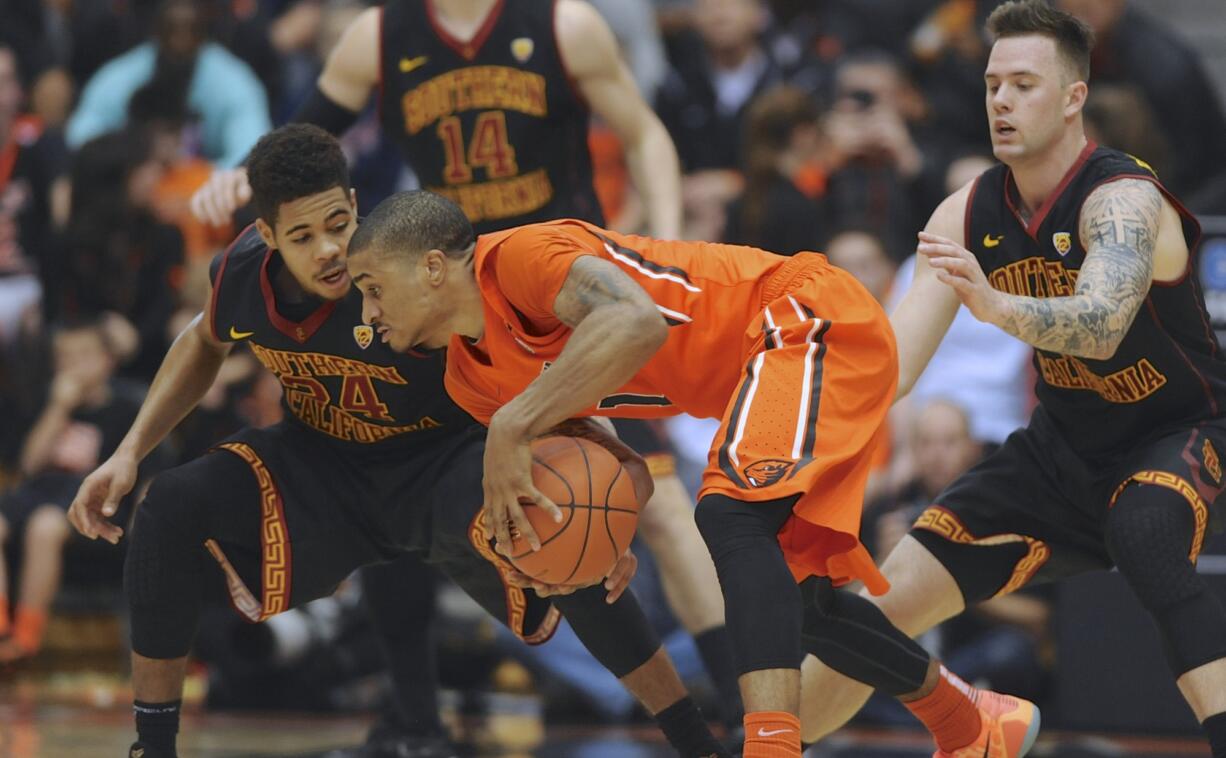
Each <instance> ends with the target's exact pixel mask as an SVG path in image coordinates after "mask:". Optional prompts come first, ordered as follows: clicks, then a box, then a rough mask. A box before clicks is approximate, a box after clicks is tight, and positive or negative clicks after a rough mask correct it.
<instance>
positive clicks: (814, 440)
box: [700, 253, 898, 594]
mask: <svg viewBox="0 0 1226 758" xmlns="http://www.w3.org/2000/svg"><path fill="white" fill-rule="evenodd" d="M762 300H763V302H762V310H761V311H760V312H759V313H758V314H757V315H756V316H755V317H754V318H753V320H752V321H751V322H750V323H749V324H748V325H747V327H746V331H745V338H744V343H743V346H742V355H741V356H740V359H741V361H742V365H743V366H744V370H743V371H744V373H743V378H742V381H741V383H740V386H739V387H738V388H737V391H736V393H735V394H733V396H732V397H731V398H729V401H728V405H727V407H726V408H725V410H724V415H723V419H722V423H721V425H720V429H719V432H718V433H717V434H716V435H715V439H714V441H713V442H712V444H711V452H710V454H709V456H708V465H707V468H706V471H705V472H704V473H703V480H702V489H701V492H700V497H701V496H702V495H706V494H711V493H720V494H723V495H726V496H727V497H730V498H733V499H736V500H741V501H747V502H760V501H764V500H775V499H779V498H784V497H788V496H791V495H796V494H799V495H800V499H799V500H798V501H797V503H796V505H795V506H794V507H793V510H792V517H791V518H790V519H789V520H788V521H787V522H786V523H785V524H784V526H783V528H782V529H781V530H780V532H779V545H780V547H781V548H782V549H783V553H784V556H785V557H786V558H787V562H788V565H789V567H790V568H791V570H792V574H793V576H795V578H796V580H797V581H798V582H799V581H801V580H803V579H805V578H806V577H809V576H813V575H817V576H828V577H830V578H831V579H833V580H834V581H835V584H836V585H839V584H845V583H847V582H849V581H851V580H853V579H859V580H862V581H863V582H864V583H865V585H866V586H867V587H868V588H869V590H870V591H871V592H873V593H874V594H882V593H884V592H885V591H886V590H887V589H889V585H888V584H887V583H886V581H885V578H884V577H882V575H881V574H880V572H879V571H878V570H877V567H876V565H875V564H874V563H873V560H872V557H871V556H870V555H869V553H868V551H867V550H866V549H865V548H864V546H863V545H862V544H861V542H860V537H859V535H860V513H861V510H862V507H863V499H864V488H865V484H866V482H867V479H868V474H869V471H870V470H871V468H872V465H873V461H872V459H873V454H874V452H875V451H876V450H877V448H878V447H879V446H880V445H884V444H888V441H887V439H886V437H887V435H886V431H885V419H886V413H887V411H888V410H889V408H890V405H891V404H892V403H893V400H894V391H895V388H896V386H897V383H898V352H897V347H896V345H895V342H894V334H893V331H892V330H891V329H890V323H889V319H888V318H887V317H886V315H885V312H884V311H883V310H882V309H881V306H880V305H879V304H878V303H877V301H876V300H875V299H874V298H873V297H872V295H870V294H869V293H868V291H867V290H865V289H864V287H863V286H861V285H860V283H859V282H857V281H856V280H855V278H853V277H852V276H851V275H850V274H848V273H847V272H845V271H842V270H841V269H838V268H835V267H834V266H831V265H830V264H829V263H827V262H826V259H825V257H824V256H820V255H815V254H811V253H802V254H800V255H798V256H796V257H795V258H793V259H792V260H790V261H788V263H786V264H784V265H783V266H782V267H780V269H779V270H778V271H777V272H776V273H775V274H773V275H772V279H771V281H770V282H768V283H767V285H766V287H765V289H764V293H763V297H762Z"/></svg>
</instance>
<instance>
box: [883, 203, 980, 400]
mask: <svg viewBox="0 0 1226 758" xmlns="http://www.w3.org/2000/svg"><path fill="white" fill-rule="evenodd" d="M970 188H971V185H970V184H967V185H966V186H965V187H963V188H962V189H960V190H958V191H957V192H955V193H954V194H952V195H950V196H949V197H947V198H945V200H944V201H942V202H941V204H940V205H939V206H937V209H936V210H935V211H933V213H932V217H931V218H930V219H928V224H927V226H925V227H924V231H927V232H931V233H932V234H939V235H941V236H942V237H948V238H949V239H951V240H955V241H958V242H960V244H965V241H963V239H962V238H963V237H964V236H965V233H964V231H963V219H964V217H965V213H966V203H967V200H968V198H969V197H970ZM960 305H961V301H960V300H959V299H958V295H957V293H956V292H954V291H953V290H952V289H950V288H949V287H948V286H946V285H945V284H943V283H942V282H941V281H940V280H938V279H937V277H936V272H935V270H934V269H933V268H932V266H930V265H928V261H927V259H926V258H925V257H924V256H922V255H917V256H915V276H914V278H913V279H912V280H911V288H910V289H908V290H907V294H906V295H904V296H903V299H902V301H901V302H899V304H898V306H897V307H896V308H895V309H894V312H893V313H891V314H890V326H892V327H893V328H894V335H895V339H896V341H897V343H898V389H897V390H896V392H895V395H894V398H895V400H898V399H900V398H903V397H906V395H907V393H909V392H910V391H911V388H912V387H914V386H915V382H916V381H917V380H918V379H919V378H920V375H921V374H923V373H924V369H925V368H926V367H927V366H928V362H929V361H931V360H932V356H933V354H935V353H936V351H937V348H938V347H939V346H940V344H941V340H942V339H944V338H945V333H946V332H948V331H949V325H950V324H952V323H953V321H954V316H956V315H957V314H958V307H959V306H960Z"/></svg>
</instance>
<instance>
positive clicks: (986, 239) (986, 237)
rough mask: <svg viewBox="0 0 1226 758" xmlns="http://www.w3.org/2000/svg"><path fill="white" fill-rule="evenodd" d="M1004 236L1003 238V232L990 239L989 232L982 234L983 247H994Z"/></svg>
mask: <svg viewBox="0 0 1226 758" xmlns="http://www.w3.org/2000/svg"><path fill="white" fill-rule="evenodd" d="M1004 238H1005V235H1003V234H1002V235H1000V236H999V237H997V238H996V239H992V235H990V234H985V235H983V246H984V247H996V246H997V245H999V244H1000V241H1001V240H1003V239H1004Z"/></svg>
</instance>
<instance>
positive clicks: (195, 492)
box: [123, 452, 259, 659]
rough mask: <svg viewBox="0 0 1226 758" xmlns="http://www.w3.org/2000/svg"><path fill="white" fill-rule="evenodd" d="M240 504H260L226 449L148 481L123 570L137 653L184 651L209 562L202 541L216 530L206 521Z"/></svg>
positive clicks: (244, 470) (246, 470)
mask: <svg viewBox="0 0 1226 758" xmlns="http://www.w3.org/2000/svg"><path fill="white" fill-rule="evenodd" d="M244 503H250V504H254V503H259V486H258V485H257V483H256V481H255V475H254V474H253V473H252V472H251V469H250V467H248V466H247V464H246V463H244V462H243V461H242V459H240V458H238V457H237V456H234V455H231V454H230V453H225V452H218V453H210V454H208V455H205V456H203V457H201V458H197V459H196V460H194V461H191V462H190V463H187V464H184V465H182V466H179V467H177V468H173V469H170V470H169V471H164V472H162V473H161V474H159V475H158V477H157V478H156V479H154V481H153V484H152V485H151V486H150V487H149V492H148V494H146V495H145V499H144V501H143V502H142V503H141V504H140V506H139V507H138V508H137V511H136V516H135V518H134V519H133V523H132V534H131V535H130V537H129V543H130V544H129V545H128V555H127V559H126V561H125V562H124V572H123V573H124V590H125V592H126V594H127V597H128V607H129V610H130V612H131V625H132V649H133V650H135V651H136V652H137V653H138V654H140V655H143V656H145V657H146V658H158V659H169V658H181V657H182V656H184V655H187V653H188V651H189V650H190V649H191V644H192V638H193V637H194V636H195V634H196V626H197V624H198V622H199V619H200V607H201V598H202V596H203V594H204V581H205V573H204V572H205V566H206V565H207V562H208V561H211V560H212V559H211V558H210V557H209V556H208V555H207V554H206V551H205V547H204V543H205V540H207V539H209V537H214V536H216V535H214V534H213V532H215V531H217V530H216V529H215V528H214V526H213V524H212V523H211V519H213V518H215V517H216V514H218V513H219V512H220V513H222V514H224V513H226V512H227V509H226V508H225V506H226V505H232V504H237V505H239V506H241V505H242V504H244ZM228 512H229V513H231V514H232V513H233V510H229V511H228ZM223 517H224V516H223Z"/></svg>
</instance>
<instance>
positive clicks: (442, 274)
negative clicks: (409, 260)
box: [421, 249, 447, 287]
mask: <svg viewBox="0 0 1226 758" xmlns="http://www.w3.org/2000/svg"><path fill="white" fill-rule="evenodd" d="M421 262H422V266H423V267H424V270H425V274H426V281H428V282H429V283H430V284H431V285H433V286H435V287H437V286H438V285H440V284H442V283H443V281H444V280H445V279H446V278H447V256H446V255H444V254H443V251H442V250H437V249H435V250H427V251H426V252H425V254H424V255H422V257H421Z"/></svg>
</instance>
